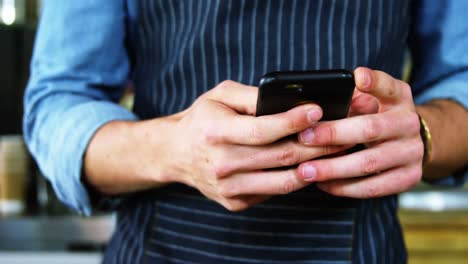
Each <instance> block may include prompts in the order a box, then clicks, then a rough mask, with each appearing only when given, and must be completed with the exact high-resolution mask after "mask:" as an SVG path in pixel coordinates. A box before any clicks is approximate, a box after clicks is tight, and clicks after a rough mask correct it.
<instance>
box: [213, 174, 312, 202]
mask: <svg viewBox="0 0 468 264" xmlns="http://www.w3.org/2000/svg"><path fill="white" fill-rule="evenodd" d="M309 184H310V183H308V182H305V181H301V180H300V179H299V178H298V177H297V173H296V169H289V170H275V171H257V172H248V173H239V174H235V175H233V176H232V177H230V178H226V179H225V180H224V181H223V182H222V184H221V187H220V189H221V190H220V192H221V195H223V196H225V197H234V196H238V195H278V194H288V193H291V192H293V191H296V190H299V189H301V188H303V187H305V186H307V185H309Z"/></svg>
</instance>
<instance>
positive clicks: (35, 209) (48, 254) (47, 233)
mask: <svg viewBox="0 0 468 264" xmlns="http://www.w3.org/2000/svg"><path fill="white" fill-rule="evenodd" d="M41 2H42V1H40V0H0V113H1V114H0V263H36V262H39V263H64V262H65V261H66V262H67V263H69V264H71V263H99V262H100V259H101V256H102V252H103V250H104V249H105V247H106V244H107V241H108V239H109V237H110V236H111V233H112V231H113V228H114V216H113V215H112V214H104V213H97V214H96V215H94V216H93V217H89V218H84V217H81V216H79V215H77V214H75V213H73V212H71V211H69V210H68V209H67V208H66V207H65V206H63V205H62V204H61V203H60V202H59V201H58V200H57V198H56V197H55V194H54V193H53V191H52V189H51V187H50V185H49V183H48V182H47V181H46V180H45V179H44V177H42V175H41V174H40V172H39V170H38V168H37V166H36V165H35V163H34V162H33V160H32V159H31V157H30V156H29V154H28V152H27V150H26V148H25V146H24V143H23V140H22V136H21V116H22V107H23V106H22V96H23V93H24V88H25V86H26V83H27V80H28V75H29V61H30V58H31V52H32V47H33V42H34V35H35V30H36V26H37V20H38V16H39V14H40V10H41ZM123 102H125V104H127V105H128V104H129V105H131V98H125V100H123ZM399 203H400V208H401V209H400V212H399V214H400V218H401V221H402V225H403V228H404V232H405V239H406V243H407V247H408V250H409V257H410V261H409V263H416V264H417V263H425V264H431V263H449V264H450V263H467V261H468V187H467V186H465V187H463V188H441V187H433V186H429V185H425V184H421V185H419V186H417V187H416V188H415V189H414V190H412V191H411V192H407V193H404V194H402V195H401V196H400V200H399Z"/></svg>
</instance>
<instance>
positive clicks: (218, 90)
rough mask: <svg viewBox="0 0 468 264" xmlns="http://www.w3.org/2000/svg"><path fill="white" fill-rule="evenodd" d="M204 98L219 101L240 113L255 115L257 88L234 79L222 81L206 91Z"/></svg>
mask: <svg viewBox="0 0 468 264" xmlns="http://www.w3.org/2000/svg"><path fill="white" fill-rule="evenodd" d="M205 96H206V98H207V99H210V100H214V101H217V102H220V103H222V104H224V105H226V106H228V107H229V108H231V109H233V110H235V111H236V112H238V113H240V114H247V115H251V116H255V112H256V108H257V97H258V88H257V87H254V86H248V85H244V84H241V83H238V82H235V81H230V80H227V81H223V82H221V83H220V84H218V85H217V86H216V87H215V88H214V89H212V90H210V91H209V92H208V93H206V95H205Z"/></svg>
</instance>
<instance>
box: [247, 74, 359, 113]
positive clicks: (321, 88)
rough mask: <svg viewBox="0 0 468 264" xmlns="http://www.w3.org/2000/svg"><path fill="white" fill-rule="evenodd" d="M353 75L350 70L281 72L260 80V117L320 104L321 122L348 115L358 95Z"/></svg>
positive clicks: (258, 103)
mask: <svg viewBox="0 0 468 264" xmlns="http://www.w3.org/2000/svg"><path fill="white" fill-rule="evenodd" d="M354 87H355V84H354V76H353V73H352V72H350V71H347V70H341V69H340V70H319V71H279V72H270V73H267V74H265V75H264V76H263V77H262V79H261V80H260V85H259V93H258V99H257V114H256V115H257V116H261V115H270V114H276V113H281V112H285V111H288V110H289V109H291V108H293V107H295V106H297V105H300V104H305V103H315V104H318V105H319V106H320V107H321V108H322V110H323V117H322V119H321V120H336V119H341V118H345V117H346V116H347V115H348V110H349V106H350V104H351V99H352V96H353V91H354Z"/></svg>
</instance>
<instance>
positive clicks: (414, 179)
mask: <svg viewBox="0 0 468 264" xmlns="http://www.w3.org/2000/svg"><path fill="white" fill-rule="evenodd" d="M422 174H423V171H422V167H421V166H414V168H413V169H412V170H411V171H410V172H409V173H408V175H409V176H408V177H409V188H412V187H414V186H416V185H417V184H418V183H419V182H421V180H422Z"/></svg>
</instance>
